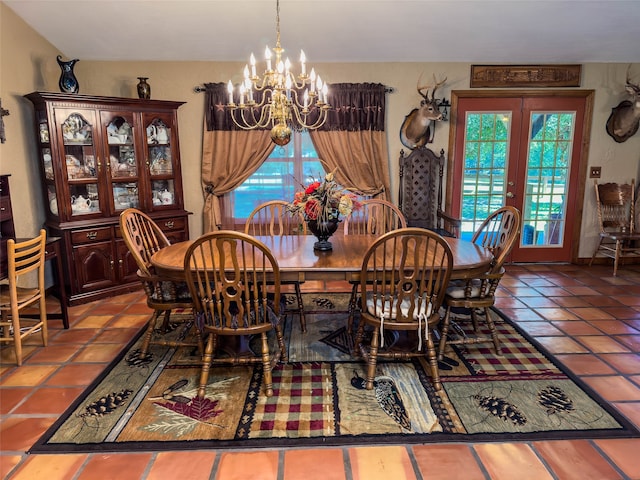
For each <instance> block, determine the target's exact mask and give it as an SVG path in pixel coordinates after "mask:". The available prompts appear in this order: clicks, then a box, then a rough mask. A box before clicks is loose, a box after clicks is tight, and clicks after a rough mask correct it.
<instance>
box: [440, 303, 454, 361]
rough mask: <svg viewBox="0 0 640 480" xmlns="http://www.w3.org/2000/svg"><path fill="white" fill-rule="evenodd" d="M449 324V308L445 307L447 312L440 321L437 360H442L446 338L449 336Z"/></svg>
mask: <svg viewBox="0 0 640 480" xmlns="http://www.w3.org/2000/svg"><path fill="white" fill-rule="evenodd" d="M450 322H451V307H449V306H447V311H446V313H445V314H444V319H443V320H442V331H441V332H440V342H439V343H438V360H439V361H442V359H443V358H444V350H445V348H446V347H447V337H448V335H449V323H450Z"/></svg>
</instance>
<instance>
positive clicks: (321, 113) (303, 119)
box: [293, 108, 329, 130]
mask: <svg viewBox="0 0 640 480" xmlns="http://www.w3.org/2000/svg"><path fill="white" fill-rule="evenodd" d="M312 111H313V110H312ZM328 111H329V109H328V108H320V109H318V118H316V120H315V122H313V123H307V117H308V115H301V114H300V112H299V111H298V109H295V108H294V109H293V112H294V116H295V120H296V122H297V123H298V125H299V126H300V127H302V128H305V129H307V130H314V129H316V128H320V127H321V126H322V125H324V123H325V122H326V120H327V116H328V115H327V112H328Z"/></svg>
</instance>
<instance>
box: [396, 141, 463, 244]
mask: <svg viewBox="0 0 640 480" xmlns="http://www.w3.org/2000/svg"><path fill="white" fill-rule="evenodd" d="M444 163H445V156H444V150H440V156H437V155H436V154H435V153H434V152H433V151H432V150H430V149H428V148H424V147H423V148H416V149H415V150H412V151H411V153H410V154H409V155H407V156H405V154H404V150H401V151H400V191H399V194H398V204H399V207H400V210H402V213H404V216H405V218H406V219H407V225H408V226H410V227H420V228H426V229H428V230H433V231H434V232H436V233H439V234H440V235H444V236H447V237H459V235H460V225H461V224H462V222H461V221H460V220H459V219H457V218H454V217H452V216H451V215H448V214H447V213H445V212H444V211H443V210H442V195H443V185H442V182H443V172H444Z"/></svg>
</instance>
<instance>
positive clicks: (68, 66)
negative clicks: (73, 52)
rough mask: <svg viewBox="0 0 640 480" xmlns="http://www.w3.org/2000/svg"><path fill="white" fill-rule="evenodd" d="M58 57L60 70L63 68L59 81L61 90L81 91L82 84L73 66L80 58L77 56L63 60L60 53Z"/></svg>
mask: <svg viewBox="0 0 640 480" xmlns="http://www.w3.org/2000/svg"><path fill="white" fill-rule="evenodd" d="M56 59H57V60H58V65H60V70H62V72H61V73H60V80H59V81H58V86H59V87H60V91H61V92H63V93H78V92H79V91H80V85H79V84H78V79H77V78H76V76H75V75H74V73H73V67H74V66H75V64H76V63H77V62H78V61H79V60H78V59H77V58H76V59H74V60H69V61H68V62H63V61H62V57H61V56H60V55H58V56H57V57H56Z"/></svg>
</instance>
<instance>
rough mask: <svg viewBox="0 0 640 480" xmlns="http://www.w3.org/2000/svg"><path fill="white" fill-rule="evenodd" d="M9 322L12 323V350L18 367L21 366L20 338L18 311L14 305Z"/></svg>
mask: <svg viewBox="0 0 640 480" xmlns="http://www.w3.org/2000/svg"><path fill="white" fill-rule="evenodd" d="M11 322H12V323H13V349H14V351H15V352H16V363H17V364H18V366H19V367H20V366H21V365H22V336H21V332H20V316H19V311H18V309H17V308H16V307H15V305H12V307H11Z"/></svg>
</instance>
